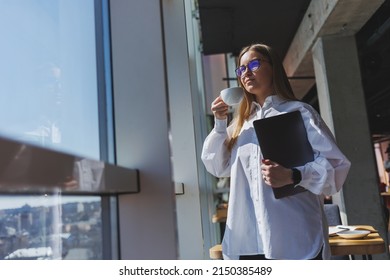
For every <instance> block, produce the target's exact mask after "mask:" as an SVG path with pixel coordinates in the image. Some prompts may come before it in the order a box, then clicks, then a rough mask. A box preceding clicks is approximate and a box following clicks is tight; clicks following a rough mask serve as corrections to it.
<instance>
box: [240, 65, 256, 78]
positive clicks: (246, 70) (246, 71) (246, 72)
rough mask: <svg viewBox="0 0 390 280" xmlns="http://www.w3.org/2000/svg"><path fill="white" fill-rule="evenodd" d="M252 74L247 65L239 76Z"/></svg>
mask: <svg viewBox="0 0 390 280" xmlns="http://www.w3.org/2000/svg"><path fill="white" fill-rule="evenodd" d="M251 75H253V73H252V71H251V70H250V69H249V67H246V68H245V71H244V73H242V75H241V78H244V77H245V76H251Z"/></svg>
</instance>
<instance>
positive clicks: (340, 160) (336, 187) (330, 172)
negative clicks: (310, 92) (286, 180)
mask: <svg viewBox="0 0 390 280" xmlns="http://www.w3.org/2000/svg"><path fill="white" fill-rule="evenodd" d="M301 113H302V117H303V120H304V122H305V126H306V130H307V134H308V138H309V141H310V143H311V145H312V148H313V151H314V161H313V162H309V163H307V164H306V165H305V166H301V167H298V169H299V170H300V171H301V173H302V181H301V182H300V183H299V185H301V186H303V187H304V188H306V189H308V190H310V191H311V192H313V193H315V194H318V195H320V194H324V195H327V196H330V195H333V194H335V193H337V192H338V191H340V190H341V188H342V186H343V184H344V182H345V180H346V178H347V175H348V172H349V169H350V167H351V162H350V161H349V160H348V159H347V158H346V156H345V155H344V154H343V153H342V152H341V151H340V149H339V148H338V146H337V144H336V141H335V138H334V136H333V134H332V133H331V131H330V129H329V128H328V127H327V125H326V124H325V122H324V121H323V120H322V118H321V116H320V115H319V114H318V113H317V112H316V111H315V110H314V109H313V108H311V107H307V106H305V107H304V109H303V110H301Z"/></svg>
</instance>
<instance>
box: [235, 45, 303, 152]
mask: <svg viewBox="0 0 390 280" xmlns="http://www.w3.org/2000/svg"><path fill="white" fill-rule="evenodd" d="M248 51H255V52H257V53H259V54H262V55H263V56H264V57H265V58H266V59H268V61H269V63H270V64H271V66H272V86H273V94H275V95H277V96H279V97H280V98H282V99H285V100H297V98H296V97H295V95H294V92H293V90H292V88H291V85H290V82H289V80H288V78H287V75H286V71H285V70H284V67H283V64H282V61H281V59H280V58H279V56H278V55H277V53H276V52H275V51H274V50H273V49H272V48H271V47H270V46H267V45H264V44H252V45H249V46H247V47H244V48H243V49H242V50H241V52H240V54H239V56H238V58H237V66H238V65H240V61H241V58H242V56H243V55H244V54H245V53H246V52H248ZM238 83H239V85H240V86H241V87H242V88H243V89H244V92H245V95H244V99H243V100H242V102H241V103H240V105H239V106H238V108H237V111H236V113H235V117H234V118H233V121H232V122H235V124H236V126H235V129H234V131H233V134H232V138H231V139H230V141H229V142H228V148H229V150H231V149H232V148H233V146H234V144H235V143H236V142H237V138H238V135H239V134H240V131H241V128H242V126H243V125H244V122H245V121H246V120H248V119H249V117H250V114H251V104H252V102H253V101H255V96H254V95H253V94H251V93H249V92H247V91H246V90H245V87H244V85H243V84H242V83H241V79H240V78H239V77H238Z"/></svg>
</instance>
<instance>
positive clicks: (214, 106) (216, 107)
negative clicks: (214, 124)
mask: <svg viewBox="0 0 390 280" xmlns="http://www.w3.org/2000/svg"><path fill="white" fill-rule="evenodd" d="M228 110H229V106H228V105H226V103H225V102H223V101H222V98H221V96H218V97H217V98H216V99H215V100H214V101H213V103H211V111H212V112H213V114H214V117H215V118H217V119H219V120H224V119H226V118H227V114H228Z"/></svg>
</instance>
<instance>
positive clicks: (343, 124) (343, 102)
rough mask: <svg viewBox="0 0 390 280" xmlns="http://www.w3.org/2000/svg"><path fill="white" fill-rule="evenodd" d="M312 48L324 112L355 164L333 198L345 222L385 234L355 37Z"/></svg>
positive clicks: (321, 40) (323, 42)
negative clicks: (373, 228) (364, 225)
mask: <svg viewBox="0 0 390 280" xmlns="http://www.w3.org/2000/svg"><path fill="white" fill-rule="evenodd" d="M312 53H313V63H314V71H315V76H316V83H317V91H318V99H319V103H320V113H321V116H322V117H323V118H324V120H325V122H326V123H327V124H328V125H329V127H330V129H331V130H332V131H333V132H334V135H335V137H336V139H337V143H338V146H339V147H340V149H341V150H342V151H343V152H344V153H345V155H346V156H347V157H348V158H349V160H350V161H351V163H352V167H351V170H350V173H349V175H348V178H347V181H346V183H345V184H344V187H343V189H342V191H341V193H340V194H339V195H336V196H335V197H334V200H335V202H336V203H337V204H339V206H340V209H341V211H342V219H343V222H344V223H348V224H351V225H353V224H369V225H372V226H374V227H375V228H376V229H378V230H379V231H380V235H381V236H382V237H383V238H384V239H385V238H386V221H385V217H384V213H383V210H382V207H381V201H380V199H381V198H380V192H379V185H378V184H379V182H378V174H377V170H376V161H375V156H374V149H373V143H372V140H371V133H370V129H369V124H368V119H367V113H366V107H365V106H366V105H365V96H364V90H363V87H362V81H361V76H360V67H359V58H358V52H357V47H356V43H355V38H354V36H346V37H336V36H332V37H330V36H329V37H322V38H319V39H318V40H317V42H316V43H315V44H314V46H313V50H312ZM386 247H387V246H386ZM374 258H381V259H383V258H388V255H387V254H383V255H376V256H374Z"/></svg>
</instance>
